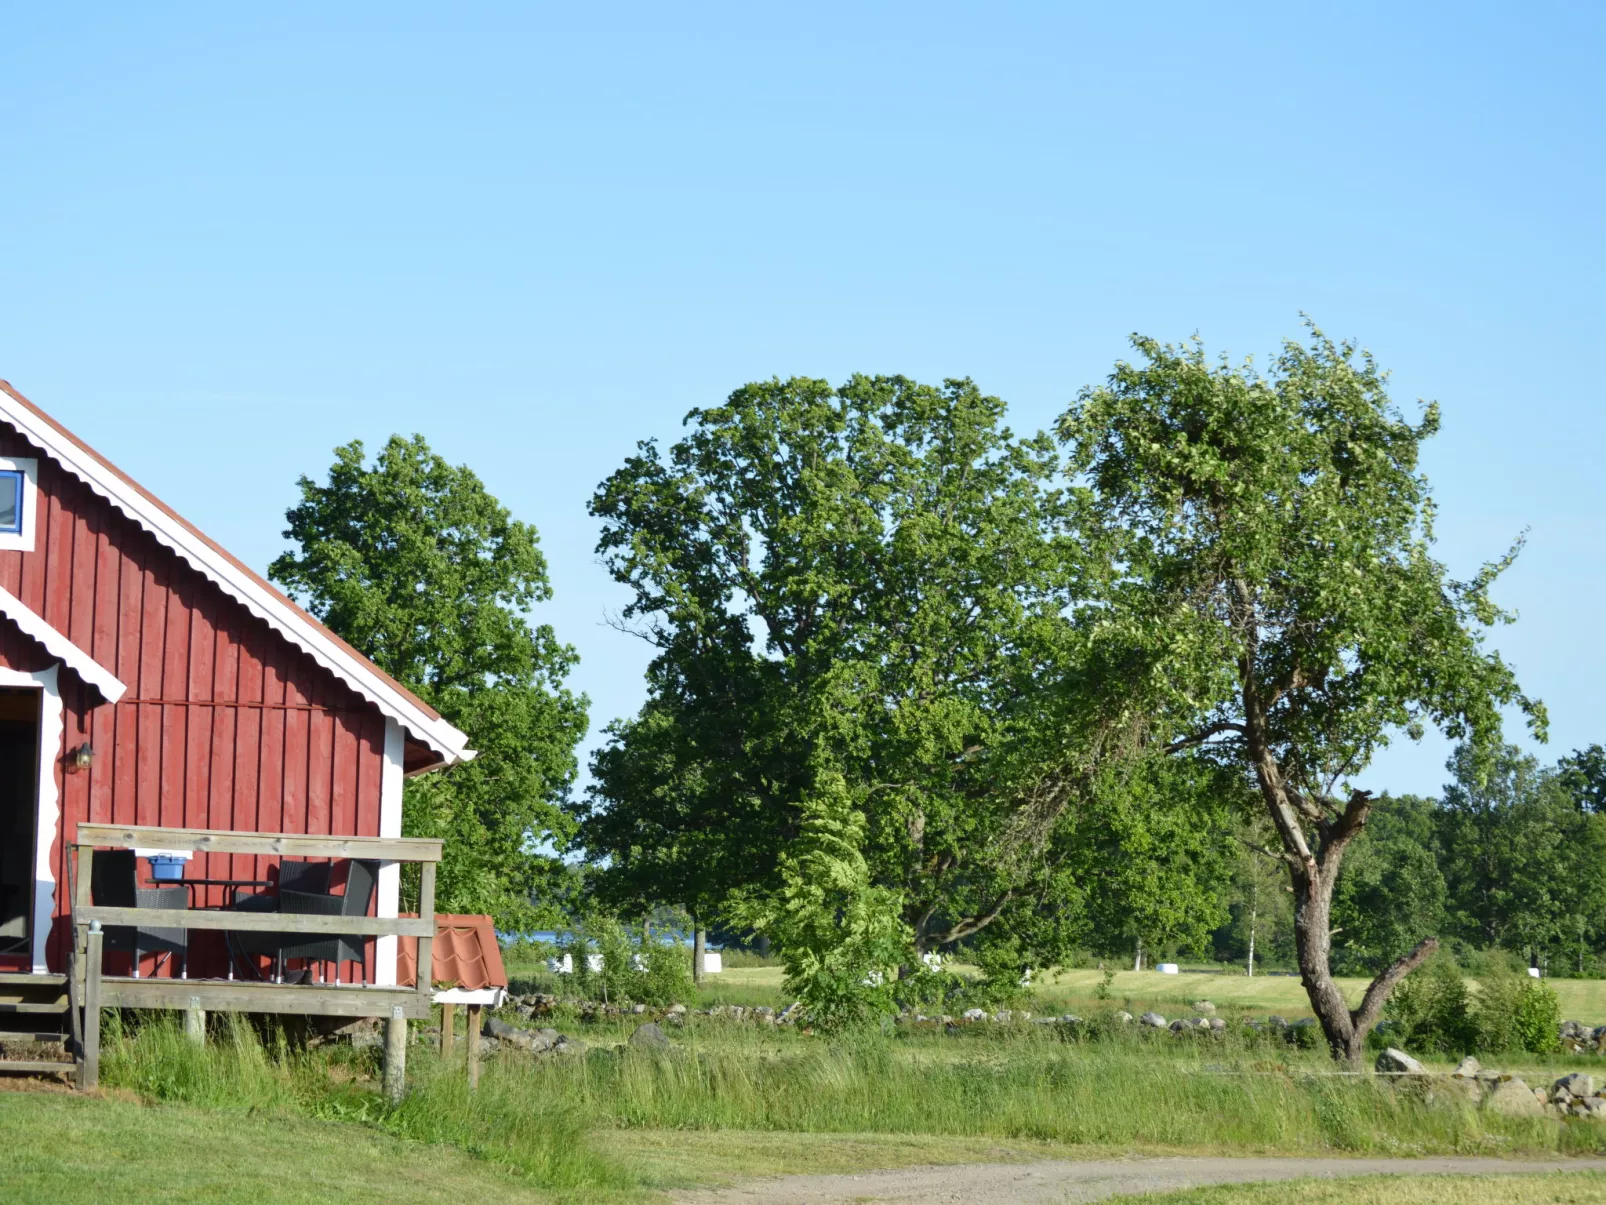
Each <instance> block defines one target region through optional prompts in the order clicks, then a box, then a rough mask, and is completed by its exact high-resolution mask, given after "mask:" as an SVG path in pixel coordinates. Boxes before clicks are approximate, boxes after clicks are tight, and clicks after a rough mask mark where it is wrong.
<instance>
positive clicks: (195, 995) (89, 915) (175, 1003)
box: [72, 824, 441, 1091]
mask: <svg viewBox="0 0 1606 1205" xmlns="http://www.w3.org/2000/svg"><path fill="white" fill-rule="evenodd" d="M97 847H101V848H110V849H134V848H145V849H187V850H192V851H194V852H196V853H223V854H246V855H250V856H255V857H268V858H351V859H364V860H373V861H380V862H418V863H421V867H420V880H421V881H420V890H419V901H418V905H419V906H418V916H416V917H383V916H325V915H321V914H311V913H297V912H236V911H232V910H229V909H200V908H122V907H115V908H114V907H110V906H108V905H101V904H96V903H94V902H93V900H92V899H91V897H90V884H91V882H92V879H93V874H94V859H95V849H96V848H97ZM74 848H75V849H76V850H77V853H78V865H77V876H76V877H77V881H76V884H75V891H74V896H73V933H74V937H75V943H74V944H75V950H74V953H75V955H76V957H75V958H74V960H73V961H74V971H73V979H72V982H73V987H74V989H75V990H74V996H75V998H76V1000H78V1001H81V1002H82V1007H83V1022H84V1023H83V1030H82V1034H83V1037H82V1054H83V1058H82V1062H81V1075H80V1083H81V1084H83V1085H84V1086H86V1087H92V1086H94V1084H95V1082H96V1080H97V1078H98V1075H99V1062H100V1010H101V1009H102V1008H168V1009H184V1010H187V1011H188V1012H189V1013H190V1014H193V1016H194V1018H195V1021H194V1024H195V1025H196V1026H197V1027H199V1026H200V1025H202V1024H204V1014H205V1013H206V1012H208V1011H213V1010H217V1011H224V1012H262V1013H297V1014H301V1015H303V1016H336V1017H384V1018H386V1020H387V1021H389V1022H394V1023H399V1024H400V1026H401V1028H402V1033H403V1036H404V1037H405V1025H406V1021H407V1019H409V1018H419V1017H428V1016H429V1015H430V1005H431V994H432V985H431V983H430V976H429V973H428V971H427V970H426V971H425V972H424V973H423V974H420V975H419V976H418V982H417V985H416V986H415V987H410V988H408V987H376V986H370V985H361V986H350V987H340V986H334V987H330V986H328V985H326V984H325V985H316V986H305V985H291V984H282V983H268V982H251V981H248V980H237V979H228V980H224V979H160V978H151V979H137V978H124V977H116V978H114V977H111V976H106V975H103V974H102V971H101V962H102V957H103V953H104V951H103V948H102V947H103V940H104V934H103V929H104V928H105V927H106V926H135V927H138V928H151V929H156V928H162V929H185V930H191V929H201V930H212V931H217V930H223V931H226V932H234V933H247V932H253V933H263V932H266V933H296V934H303V935H312V936H319V935H327V936H330V937H339V936H346V937H387V936H398V937H416V938H417V939H418V962H417V965H418V966H420V967H425V968H427V967H429V966H431V965H432V958H433V950H432V948H431V947H432V946H433V944H434V938H435V867H436V864H437V863H438V862H439V861H440V857H441V843H440V842H439V841H436V840H429V839H425V838H418V837H319V836H299V835H293V834H288V833H245V832H230V831H224V830H217V829H192V828H156V827H151V826H146V825H116V824H80V825H79V826H78V839H77V841H76V842H75V843H74ZM387 1045H388V1042H387ZM386 1072H387V1090H388V1089H389V1088H390V1087H391V1085H390V1083H389V1082H388V1081H389V1079H390V1076H391V1068H390V1066H389V1064H388V1062H387V1068H386ZM400 1074H401V1071H400V1069H399V1067H398V1069H397V1071H396V1075H397V1076H398V1077H399V1076H400ZM397 1090H398V1091H399V1079H398V1083H397Z"/></svg>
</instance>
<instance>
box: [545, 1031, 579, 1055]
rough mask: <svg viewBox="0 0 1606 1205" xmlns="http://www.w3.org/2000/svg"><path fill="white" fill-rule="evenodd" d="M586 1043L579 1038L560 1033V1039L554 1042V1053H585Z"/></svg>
mask: <svg viewBox="0 0 1606 1205" xmlns="http://www.w3.org/2000/svg"><path fill="white" fill-rule="evenodd" d="M585 1052H586V1044H585V1043H584V1042H582V1041H581V1040H580V1039H579V1038H571V1037H568V1036H566V1035H562V1034H560V1035H559V1036H558V1040H557V1041H556V1042H554V1043H553V1044H552V1053H553V1054H584V1053H585Z"/></svg>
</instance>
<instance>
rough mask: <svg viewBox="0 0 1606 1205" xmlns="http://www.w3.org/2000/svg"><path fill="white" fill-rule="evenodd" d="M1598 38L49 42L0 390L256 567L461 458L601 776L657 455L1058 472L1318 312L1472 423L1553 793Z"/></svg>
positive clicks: (1410, 27)
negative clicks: (716, 439) (745, 450)
mask: <svg viewBox="0 0 1606 1205" xmlns="http://www.w3.org/2000/svg"><path fill="white" fill-rule="evenodd" d="M1603 13H1606V9H1603V8H1602V7H1601V6H1600V5H1598V4H1576V5H1566V4H1545V3H1535V4H1524V5H1512V4H1500V5H1496V4H1488V3H1457V4H1453V5H1451V4H1443V5H1436V4H1408V5H1407V4H1398V3H1390V4H1346V5H1341V6H1340V5H1332V6H1327V5H1289V4H1286V3H1283V4H1264V5H1260V4H1198V3H1195V4H1188V5H1159V4H1149V5H1136V4H1132V5H1116V4H1096V5H1095V4H1087V5H1074V4H1069V3H1060V4H1042V5H1022V4H1007V3H992V4H971V5H947V4H941V3H933V2H931V0H926V2H923V3H919V4H906V5H905V4H867V3H862V2H861V3H857V4H851V5H831V4H820V3H816V4H812V5H806V6H805V5H794V6H790V11H787V10H786V9H784V8H783V6H780V5H751V4H750V5H729V6H723V7H716V6H709V5H695V4H693V5H662V4H655V5H640V6H635V5H605V4H592V5H576V4H566V5H561V6H559V5H538V4H508V5H496V4H460V5H444V4H437V5H428V6H422V5H410V4H403V3H396V2H394V0H392V2H389V3H385V4H373V5H360V4H346V3H342V4H337V5H331V4H316V5H312V4H308V5H300V4H286V3H281V4H274V5H253V6H246V5H229V4H206V5H200V4H197V5H194V6H173V5H163V4H142V5H111V4H98V5H97V4H89V5H49V4H26V5H25V4H22V3H20V2H17V0H12V2H11V3H4V4H0V46H3V47H4V54H3V57H0V89H3V93H0V95H3V103H0V151H3V155H0V376H4V377H6V378H7V379H9V380H10V381H11V382H12V383H13V384H14V385H15V386H16V387H17V388H18V389H20V390H21V391H22V392H24V393H25V394H27V395H29V396H30V397H31V398H32V399H33V400H34V401H35V402H37V403H39V404H40V405H41V406H43V407H44V408H45V409H47V410H49V411H50V412H52V413H53V414H55V415H56V416H57V417H58V418H60V419H61V420H62V421H64V422H65V423H66V424H67V425H68V426H69V427H71V428H73V429H74V430H76V431H77V432H79V433H80V434H81V435H82V436H84V437H85V438H86V439H88V440H89V441H90V442H91V443H92V444H94V445H95V446H96V447H98V448H99V449H100V450H101V451H103V452H104V453H106V454H107V455H108V456H110V457H111V458H112V459H113V460H114V461H116V462H117V463H118V464H119V465H121V466H122V467H123V468H124V469H126V470H128V471H129V472H131V473H132V474H133V475H134V476H135V477H137V478H138V479H139V480H141V481H142V482H143V483H144V484H146V485H147V486H148V487H149V488H151V489H152V490H154V491H155V492H156V493H157V494H159V495H160V496H161V497H163V498H164V499H165V500H167V501H168V502H170V503H171V504H173V505H174V506H175V507H176V508H177V509H179V510H180V511H181V512H182V513H184V514H185V515H186V516H188V517H189V518H191V519H192V520H194V521H195V522H196V523H198V524H199V525H200V526H201V527H202V528H204V529H205V530H206V531H208V532H209V533H210V534H211V535H213V536H214V537H215V538H217V539H218V540H220V541H221V542H222V543H223V544H225V545H226V546H228V547H229V548H230V549H231V550H232V551H234V552H235V553H237V554H238V555H240V556H242V557H243V558H244V559H245V560H247V561H249V562H251V563H252V564H254V565H257V566H266V564H267V562H268V561H269V560H270V559H272V557H273V556H274V555H275V553H276V552H277V551H278V550H279V549H280V547H281V544H282V541H281V535H280V533H281V531H282V528H283V518H282V516H283V512H284V509H285V507H286V506H287V505H289V504H290V503H291V502H292V500H293V498H294V496H295V488H294V482H295V479H296V477H297V476H298V475H299V474H301V473H303V472H310V473H315V474H321V473H322V472H323V471H324V469H326V468H327V466H328V464H329V462H330V460H331V456H330V450H331V449H332V448H333V447H334V446H335V445H336V444H338V443H342V442H344V441H346V440H349V439H352V438H354V437H360V438H362V439H364V440H365V441H367V442H368V443H369V444H370V445H371V446H372V445H374V444H376V443H378V442H380V441H382V440H383V439H384V438H385V437H386V436H388V435H389V434H390V433H391V432H394V431H402V432H413V431H418V432H422V433H423V434H424V435H425V436H427V438H428V439H429V440H430V442H431V443H432V444H433V445H434V446H435V447H436V448H437V449H438V450H439V451H441V452H442V453H443V454H445V455H446V456H447V457H448V458H450V459H451V460H452V461H454V462H464V463H467V464H469V465H471V466H472V467H473V468H474V469H475V470H476V471H477V472H478V473H479V474H480V475H481V476H482V477H483V478H484V479H485V480H486V482H487V483H488V484H489V486H490V488H491V489H492V491H493V492H495V493H496V494H497V495H498V496H499V497H500V498H501V499H502V500H503V501H504V502H506V503H507V504H508V505H509V506H510V507H511V508H512V509H513V510H514V512H515V513H516V514H517V515H519V516H520V517H521V518H524V519H526V520H529V521H531V522H533V523H535V524H536V525H537V527H538V528H539V529H540V532H541V535H542V539H543V544H544V546H545V548H546V551H547V554H548V556H549V558H550V561H551V567H552V577H553V584H554V587H555V589H556V592H557V594H556V598H555V599H554V601H553V602H552V603H551V604H550V605H548V606H545V607H543V608H542V609H541V612H540V617H541V618H542V619H545V620H547V621H550V622H551V623H553V624H554V625H555V626H556V627H557V630H558V632H559V634H560V635H561V636H562V637H563V638H564V639H566V640H568V641H570V642H572V643H573V644H574V645H576V646H577V648H578V649H579V651H580V654H581V657H582V662H581V666H580V669H579V671H578V673H577V674H576V676H575V679H574V684H575V685H576V686H577V687H578V688H580V689H582V690H584V691H585V692H587V693H588V694H589V695H590V696H591V699H592V720H593V740H594V739H595V734H596V732H597V731H598V730H599V729H600V728H601V726H602V725H603V724H604V723H606V722H607V721H608V720H609V719H610V718H612V717H614V716H617V715H621V714H625V713H628V712H631V711H633V710H634V709H635V707H636V706H637V705H638V704H639V702H640V700H641V696H642V687H641V670H642V667H643V666H644V664H645V660H646V655H647V654H646V650H645V648H644V647H643V646H641V645H640V644H639V643H638V642H636V641H634V640H632V639H631V638H630V637H627V636H624V635H621V634H619V633H618V632H616V631H614V630H612V629H611V628H609V627H607V626H605V624H604V617H605V615H607V614H608V613H610V612H614V611H617V609H618V608H619V607H620V606H622V605H623V603H624V601H625V596H624V594H623V592H622V591H621V590H620V589H619V588H618V587H616V586H615V585H613V584H612V582H611V581H610V580H609V579H608V577H607V575H606V574H605V573H604V572H603V571H602V569H601V568H600V567H599V566H598V565H597V563H596V561H595V557H594V553H593V547H594V544H595V541H596V529H595V526H594V524H593V523H592V522H591V520H590V519H589V518H588V517H587V515H586V513H585V501H586V499H587V498H588V497H589V495H590V493H591V490H592V489H593V488H594V486H595V485H596V483H597V482H598V481H599V480H601V479H602V478H603V477H604V476H605V475H606V474H607V473H608V472H609V471H611V470H612V469H613V468H614V467H616V466H617V465H618V464H619V462H620V461H621V459H622V458H623V457H624V456H626V455H627V454H628V453H629V452H630V451H631V448H632V446H633V444H634V442H635V441H636V440H638V439H642V438H646V437H650V436H658V437H661V438H665V439H668V438H672V437H673V436H674V435H675V433H676V432H677V430H678V429H679V423H680V420H681V418H682V416H683V415H684V414H685V412H686V411H687V410H688V409H690V408H691V407H693V406H697V405H705V404H710V403H714V402H717V401H718V400H720V399H721V398H723V397H724V395H725V394H726V393H728V392H729V391H730V390H731V389H732V388H734V387H735V386H737V385H739V384H741V383H742V382H744V381H748V380H752V379H755V378H765V377H770V376H774V375H779V376H787V375H791V374H807V375H812V376H823V377H828V378H830V379H832V380H841V379H843V378H845V377H846V376H847V375H848V374H849V373H851V372H854V371H865V372H886V373H892V372H898V373H905V374H908V375H911V376H915V377H918V378H921V379H924V380H938V379H940V378H943V377H946V376H970V377H973V378H975V379H976V380H977V381H978V382H979V383H980V384H981V385H982V386H983V387H984V388H985V389H987V390H988V391H989V392H992V393H996V394H999V395H1000V396H1002V397H1004V398H1006V399H1008V401H1009V402H1010V404H1011V412H1012V416H1013V422H1014V424H1015V426H1016V427H1017V429H1035V428H1038V427H1042V426H1046V425H1048V424H1050V423H1051V422H1052V421H1053V419H1054V417H1055V416H1056V415H1057V414H1059V413H1060V411H1061V410H1062V409H1063V408H1064V406H1065V404H1066V403H1067V402H1068V401H1069V399H1070V398H1071V397H1073V396H1074V394H1075V393H1076V391H1077V389H1078V388H1079V387H1080V386H1082V385H1083V384H1086V383H1088V382H1091V381H1095V380H1098V379H1100V378H1102V377H1103V376H1104V375H1105V374H1106V373H1108V371H1109V369H1110V365H1111V364H1112V362H1113V361H1114V360H1115V359H1116V358H1117V357H1119V356H1121V355H1122V354H1123V350H1124V347H1125V340H1126V337H1127V335H1128V334H1129V333H1130V332H1132V331H1143V332H1145V333H1149V334H1153V335H1155V336H1158V337H1161V338H1166V339H1182V338H1186V337H1188V336H1189V335H1191V334H1193V333H1195V332H1198V333H1199V334H1200V335H1201V336H1202V337H1203V338H1204V339H1205V341H1206V342H1207V344H1208V345H1209V346H1210V347H1211V348H1213V349H1218V350H1229V351H1231V352H1233V353H1234V354H1235V355H1241V354H1247V353H1254V354H1256V355H1257V356H1258V357H1260V358H1262V359H1264V357H1265V355H1266V353H1268V352H1270V351H1272V350H1274V349H1275V347H1276V345H1277V342H1278V340H1279V339H1281V338H1283V337H1285V336H1288V335H1295V334H1298V332H1299V314H1300V312H1301V311H1307V312H1309V313H1310V314H1311V315H1312V316H1313V317H1314V318H1315V319H1316V320H1317V321H1318V322H1319V323H1320V324H1321V325H1322V326H1323V327H1324V328H1325V329H1326V330H1327V331H1328V332H1329V333H1331V334H1333V335H1335V336H1352V337H1355V338H1356V339H1358V340H1359V341H1361V342H1362V343H1363V344H1364V345H1365V346H1367V347H1369V348H1370V349H1372V350H1373V351H1374V352H1375V353H1376V354H1377V356H1378V357H1379V359H1380V360H1381V362H1382V363H1383V364H1385V365H1386V366H1388V367H1390V368H1391V369H1392V370H1393V372H1394V387H1395V390H1396V396H1397V398H1398V400H1400V401H1401V402H1402V403H1404V404H1405V405H1406V407H1407V409H1408V411H1411V412H1414V409H1415V399H1417V398H1419V397H1431V398H1437V399H1438V400H1439V401H1440V402H1441V403H1442V404H1443V406H1444V411H1445V430H1444V433H1443V434H1442V435H1441V436H1440V437H1439V438H1438V439H1437V440H1435V441H1434V443H1433V444H1432V445H1431V447H1430V449H1429V451H1428V455H1427V469H1428V472H1429V473H1430V475H1431V477H1432V479H1433V481H1434V483H1435V485H1436V487H1437V492H1438V497H1439V501H1440V505H1441V522H1440V533H1441V537H1442V542H1441V546H1440V551H1441V553H1442V555H1443V556H1444V557H1445V559H1446V560H1447V561H1448V562H1449V564H1450V566H1451V568H1452V569H1453V570H1455V571H1456V572H1457V573H1459V574H1461V575H1467V574H1470V573H1471V572H1472V571H1474V569H1475V568H1476V566H1477V565H1478V563H1480V562H1481V561H1482V560H1484V559H1487V558H1490V557H1494V556H1497V555H1498V554H1500V553H1501V552H1502V551H1504V549H1505V548H1506V547H1507V545H1508V544H1509V542H1510V541H1511V539H1512V538H1513V537H1514V536H1515V535H1517V534H1518V533H1519V532H1521V531H1522V530H1523V529H1525V528H1526V529H1529V530H1530V533H1531V534H1530V543H1529V547H1528V550H1527V552H1526V553H1525V554H1524V555H1523V557H1522V559H1521V561H1520V562H1519V563H1518V565H1517V566H1516V568H1515V569H1513V570H1512V571H1511V573H1510V575H1509V576H1508V578H1507V579H1506V580H1505V582H1504V583H1503V584H1502V586H1501V587H1500V589H1499V598H1500V599H1501V601H1502V602H1504V603H1506V604H1507V605H1510V606H1514V607H1517V608H1518V609H1519V610H1520V611H1521V613H1522V619H1521V622H1520V623H1519V624H1518V625H1517V626H1515V627H1513V628H1509V629H1505V630H1503V631H1501V632H1500V633H1499V634H1498V636H1497V638H1496V639H1497V642H1498V646H1499V648H1500V649H1501V650H1502V651H1503V652H1504V653H1505V654H1506V655H1507V656H1508V657H1509V658H1510V659H1511V660H1512V661H1513V662H1514V663H1515V664H1516V666H1517V667H1518V669H1519V671H1520V674H1521V678H1522V681H1523V682H1524V684H1525V686H1526V687H1527V688H1528V689H1529V690H1530V691H1531V692H1534V693H1537V694H1539V695H1540V696H1542V697H1543V698H1544V699H1545V701H1546V702H1547V703H1548V704H1549V705H1550V708H1551V713H1552V716H1553V719H1554V726H1553V739H1552V742H1551V747H1550V748H1549V749H1548V750H1546V751H1544V755H1545V756H1546V757H1547V758H1551V757H1555V756H1558V755H1560V754H1562V753H1565V752H1567V751H1568V750H1570V749H1572V748H1573V747H1575V746H1578V745H1581V744H1585V743H1589V742H1592V741H1596V740H1606V714H1603V712H1602V701H1603V691H1606V649H1603V648H1602V642H1601V637H1600V629H1601V625H1600V622H1599V618H1598V611H1599V605H1600V604H1599V599H1600V596H1601V591H1602V585H1603V574H1602V552H1603V550H1606V522H1603V516H1602V508H1601V495H1602V484H1601V483H1602V473H1601V470H1600V467H1599V461H1600V458H1601V456H1602V450H1603V446H1606V441H1603V438H1602V437H1603V435H1606V413H1603V402H1606V391H1603V386H1602V375H1601V372H1600V369H1599V363H1600V360H1599V352H1600V343H1601V336H1602V319H1603V317H1606V314H1603V309H1606V306H1603V301H1606V298H1603V287H1602V279H1603V269H1606V254H1603V250H1606V236H1603V221H1602V213H1603V198H1606V171H1603V154H1602V150H1603V132H1602V131H1603V119H1606V103H1603V101H1606V95H1603V93H1606V85H1603V80H1606V72H1603V71H1602V70H1601V62H1602V57H1603V53H1606V17H1603ZM588 747H589V746H588ZM1445 753H1446V750H1445V748H1444V746H1443V745H1442V744H1440V743H1432V742H1430V743H1428V744H1425V745H1423V746H1420V747H1409V746H1408V747H1396V748H1395V749H1392V750H1390V751H1389V752H1388V753H1387V754H1386V755H1385V756H1384V757H1383V759H1382V760H1381V761H1379V762H1378V763H1377V764H1376V765H1375V766H1374V768H1373V770H1372V771H1371V772H1369V774H1368V775H1367V776H1366V780H1365V781H1367V782H1368V783H1369V784H1370V785H1373V786H1375V787H1379V788H1384V787H1387V788H1392V789H1395V790H1419V791H1436V790H1437V788H1438V787H1439V785H1440V783H1442V781H1443V779H1444V774H1443V771H1442V765H1443V761H1444V757H1445Z"/></svg>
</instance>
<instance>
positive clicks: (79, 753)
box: [67, 741, 95, 770]
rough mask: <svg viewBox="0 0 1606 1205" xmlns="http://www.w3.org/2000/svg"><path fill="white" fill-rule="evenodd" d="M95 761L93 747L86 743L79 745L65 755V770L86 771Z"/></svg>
mask: <svg viewBox="0 0 1606 1205" xmlns="http://www.w3.org/2000/svg"><path fill="white" fill-rule="evenodd" d="M94 760H95V747H94V746H93V745H91V744H90V743H89V742H88V741H85V742H84V743H83V744H81V745H79V746H78V748H76V749H74V750H73V751H72V752H71V753H69V754H67V768H68V769H69V770H87V769H89V767H90V765H91V763H93V762H94Z"/></svg>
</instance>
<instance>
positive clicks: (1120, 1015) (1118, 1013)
mask: <svg viewBox="0 0 1606 1205" xmlns="http://www.w3.org/2000/svg"><path fill="white" fill-rule="evenodd" d="M1115 1019H1116V1020H1117V1021H1119V1022H1120V1023H1121V1024H1122V1025H1130V1024H1132V1014H1131V1013H1129V1012H1127V1011H1126V1009H1124V1008H1118V1009H1116V1010H1115Z"/></svg>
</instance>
